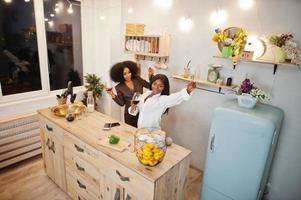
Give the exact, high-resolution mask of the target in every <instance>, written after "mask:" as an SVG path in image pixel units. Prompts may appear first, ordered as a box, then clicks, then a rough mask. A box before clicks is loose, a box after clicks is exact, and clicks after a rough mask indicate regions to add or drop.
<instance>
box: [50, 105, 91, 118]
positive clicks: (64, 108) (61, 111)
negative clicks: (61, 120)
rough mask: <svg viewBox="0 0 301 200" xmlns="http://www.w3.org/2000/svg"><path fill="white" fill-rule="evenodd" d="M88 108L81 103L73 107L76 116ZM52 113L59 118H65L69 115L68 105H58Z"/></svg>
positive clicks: (53, 108)
mask: <svg viewBox="0 0 301 200" xmlns="http://www.w3.org/2000/svg"><path fill="white" fill-rule="evenodd" d="M85 108H86V106H85V105H83V104H82V103H81V102H75V103H73V105H72V109H73V111H72V112H73V113H74V114H75V115H79V114H81V113H83V112H84V111H85ZM51 112H52V113H53V114H55V115H56V116H59V117H65V116H66V115H67V113H68V105H67V104H62V105H57V106H54V107H52V108H51Z"/></svg>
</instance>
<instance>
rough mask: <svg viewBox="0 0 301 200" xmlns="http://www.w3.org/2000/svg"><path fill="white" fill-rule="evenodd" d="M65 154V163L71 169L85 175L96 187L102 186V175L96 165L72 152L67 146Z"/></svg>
mask: <svg viewBox="0 0 301 200" xmlns="http://www.w3.org/2000/svg"><path fill="white" fill-rule="evenodd" d="M64 154H65V164H66V166H68V168H69V169H71V170H72V171H73V172H75V173H76V174H77V175H80V176H82V177H85V179H86V180H89V182H90V183H91V184H92V185H93V186H95V187H96V188H100V184H102V185H103V183H102V182H103V180H102V176H101V175H100V173H99V171H98V170H97V168H96V167H95V166H93V165H91V164H90V163H88V162H87V161H85V160H83V159H81V158H79V156H76V155H75V154H73V153H71V151H69V150H68V149H67V148H65V151H64Z"/></svg>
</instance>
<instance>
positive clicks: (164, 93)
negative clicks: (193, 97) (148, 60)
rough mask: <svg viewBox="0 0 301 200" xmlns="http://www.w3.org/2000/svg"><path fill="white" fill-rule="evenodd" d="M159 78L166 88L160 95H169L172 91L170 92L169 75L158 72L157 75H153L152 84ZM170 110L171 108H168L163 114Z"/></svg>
mask: <svg viewBox="0 0 301 200" xmlns="http://www.w3.org/2000/svg"><path fill="white" fill-rule="evenodd" d="M158 79H160V80H161V81H162V82H163V85H164V88H163V90H162V92H161V94H160V95H169V94H170V92H169V80H168V78H167V76H165V75H164V74H156V75H155V76H153V77H152V79H151V81H150V85H152V84H153V82H155V81H156V80H158ZM151 87H152V86H151ZM168 110H169V108H167V109H166V110H165V112H164V113H163V114H166V113H168Z"/></svg>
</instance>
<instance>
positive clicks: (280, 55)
mask: <svg viewBox="0 0 301 200" xmlns="http://www.w3.org/2000/svg"><path fill="white" fill-rule="evenodd" d="M285 59H286V53H285V51H284V49H282V48H278V49H277V52H276V60H277V62H280V63H282V62H284V61H285Z"/></svg>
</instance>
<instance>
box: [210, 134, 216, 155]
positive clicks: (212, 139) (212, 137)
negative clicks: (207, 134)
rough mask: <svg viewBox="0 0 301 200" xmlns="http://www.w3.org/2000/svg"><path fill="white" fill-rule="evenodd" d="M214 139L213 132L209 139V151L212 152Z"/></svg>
mask: <svg viewBox="0 0 301 200" xmlns="http://www.w3.org/2000/svg"><path fill="white" fill-rule="evenodd" d="M214 140H215V134H213V135H212V136H211V139H210V147H209V148H210V152H211V153H213V152H214V148H215V146H214Z"/></svg>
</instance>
